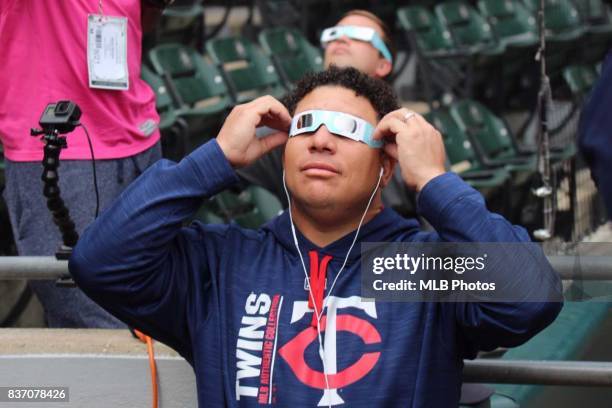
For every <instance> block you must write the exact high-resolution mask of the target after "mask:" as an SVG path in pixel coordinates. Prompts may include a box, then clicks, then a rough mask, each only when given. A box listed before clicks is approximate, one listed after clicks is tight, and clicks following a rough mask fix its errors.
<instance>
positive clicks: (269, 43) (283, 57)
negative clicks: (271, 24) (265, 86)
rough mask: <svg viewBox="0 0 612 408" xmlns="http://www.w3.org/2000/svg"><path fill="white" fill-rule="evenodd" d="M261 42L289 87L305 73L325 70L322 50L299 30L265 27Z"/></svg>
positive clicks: (260, 38) (260, 37)
mask: <svg viewBox="0 0 612 408" xmlns="http://www.w3.org/2000/svg"><path fill="white" fill-rule="evenodd" d="M259 44H260V45H261V47H262V48H263V50H264V51H265V52H266V53H267V54H268V55H269V56H270V58H272V61H273V62H274V65H275V66H276V68H277V70H278V73H279V75H280V76H281V78H282V79H283V83H284V84H285V87H287V88H291V87H292V86H293V84H294V83H295V82H297V81H298V80H300V79H301V78H302V77H303V76H304V75H305V74H307V73H309V72H318V71H322V70H323V56H322V54H321V50H320V49H319V48H317V47H314V46H313V45H312V44H310V43H309V42H308V40H306V38H305V37H304V35H302V33H301V32H300V31H299V30H296V29H291V28H285V27H276V28H268V29H264V30H263V31H261V33H259Z"/></svg>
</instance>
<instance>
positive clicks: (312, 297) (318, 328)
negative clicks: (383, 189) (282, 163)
mask: <svg viewBox="0 0 612 408" xmlns="http://www.w3.org/2000/svg"><path fill="white" fill-rule="evenodd" d="M382 176H383V168H381V169H380V174H379V176H378V182H377V183H376V187H374V191H372V195H370V199H369V200H368V205H367V206H366V209H365V211H364V212H363V215H362V216H361V220H359V225H358V226H357V231H355V237H354V238H353V242H352V243H351V246H350V247H349V250H348V252H347V254H346V257H345V258H344V262H343V263H342V267H341V268H340V271H338V274H337V275H336V278H335V279H334V281H333V283H332V285H331V286H330V288H329V291H328V293H327V299H326V301H324V302H323V307H322V308H321V313H319V311H318V310H317V304H316V301H315V298H314V294H313V293H312V287H311V286H310V278H309V277H308V272H307V270H306V263H305V262H304V257H303V256H302V252H301V251H300V246H299V244H298V239H297V234H296V232H295V225H294V224H293V216H292V214H291V197H290V196H289V190H288V189H287V184H286V182H285V169H283V188H284V190H285V195H286V196H287V202H288V204H289V208H288V211H289V222H290V224H291V234H292V236H293V244H294V245H295V249H296V250H297V253H298V255H299V256H300V261H301V263H302V268H303V270H304V276H305V277H306V282H307V283H308V294H309V296H310V298H311V299H312V305H313V308H314V314H315V316H316V318H317V338H318V341H319V358H320V359H321V363H323V376H324V378H325V388H326V389H327V391H329V390H330V387H329V380H328V378H327V368H326V367H325V350H324V348H323V340H322V336H321V317H322V316H323V311H324V310H325V308H326V307H327V300H329V297H330V296H331V294H332V291H333V289H334V286H335V285H336V281H337V280H338V277H339V276H340V274H341V273H342V271H343V270H344V267H345V266H346V262H347V261H348V258H349V256H350V254H351V251H352V250H353V247H354V246H355V243H356V242H357V237H358V236H359V231H360V230H361V225H362V224H363V220H364V219H365V216H366V214H367V213H368V210H369V209H370V205H371V204H372V200H373V199H374V196H375V195H376V191H378V187H380V181H381V179H382ZM327 395H328V406H329V408H331V406H332V404H331V400H330V397H329V394H327Z"/></svg>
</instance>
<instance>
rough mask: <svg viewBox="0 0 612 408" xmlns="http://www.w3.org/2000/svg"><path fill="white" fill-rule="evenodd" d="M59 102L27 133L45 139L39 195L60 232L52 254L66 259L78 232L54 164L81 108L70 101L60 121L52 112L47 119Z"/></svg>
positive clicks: (67, 279)
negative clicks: (39, 127)
mask: <svg viewBox="0 0 612 408" xmlns="http://www.w3.org/2000/svg"><path fill="white" fill-rule="evenodd" d="M62 103H63V104H66V103H68V102H67V101H60V102H58V103H57V104H51V105H49V106H48V107H47V108H46V109H45V112H44V113H43V116H42V118H41V120H40V122H39V123H40V125H41V127H42V128H41V129H31V130H30V135H31V136H40V135H43V136H42V137H41V140H42V141H43V142H44V143H45V147H44V156H43V161H42V165H43V173H42V176H41V179H42V181H43V183H44V187H43V195H44V196H45V197H46V198H47V208H49V210H50V211H51V214H52V215H53V222H54V223H55V225H57V226H58V228H59V230H60V233H61V235H62V244H61V245H60V248H59V249H58V251H57V252H56V253H55V257H56V258H57V259H58V260H68V258H70V255H71V253H72V248H74V246H75V245H76V243H77V241H78V239H79V234H78V233H77V231H76V229H75V225H74V221H72V218H71V217H70V211H69V210H68V208H67V207H66V205H65V204H64V200H62V198H61V195H60V193H61V192H60V188H59V172H58V168H59V165H60V152H61V151H62V149H64V148H66V147H68V144H67V142H66V136H65V134H66V133H69V132H72V131H73V130H74V128H75V127H76V126H78V125H79V122H78V119H79V118H80V116H81V111H80V109H79V108H78V106H76V105H74V104H71V106H72V105H73V106H74V110H73V111H72V112H70V115H68V116H67V117H66V118H65V119H64V120H62V121H61V123H60V122H59V121H57V120H56V116H53V117H52V118H51V120H50V119H49V117H50V114H51V115H54V114H57V115H58V116H57V117H59V116H60V115H62V113H63V112H62V111H61V109H65V105H62ZM58 112H59V113H58ZM57 284H58V285H62V286H75V284H74V281H73V280H72V278H71V277H70V276H69V275H66V276H65V277H62V278H60V279H58V282H57Z"/></svg>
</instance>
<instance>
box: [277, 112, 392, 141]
mask: <svg viewBox="0 0 612 408" xmlns="http://www.w3.org/2000/svg"><path fill="white" fill-rule="evenodd" d="M322 125H325V127H326V128H327V130H328V131H329V132H331V133H333V134H335V135H338V136H343V137H347V138H349V139H352V140H355V141H357V142H362V143H365V144H367V145H368V146H370V147H372V148H375V149H380V148H381V147H382V146H383V142H382V140H374V139H372V136H373V135H374V126H372V125H371V124H370V123H368V122H366V121H365V120H363V119H361V118H358V117H357V116H353V115H349V114H348V113H343V112H335V111H328V110H308V111H304V112H301V113H298V114H297V115H295V116H294V117H293V119H292V120H291V129H290V130H289V137H293V136H298V135H301V134H303V133H312V132H316V131H317V129H319V128H320V127H321V126H322Z"/></svg>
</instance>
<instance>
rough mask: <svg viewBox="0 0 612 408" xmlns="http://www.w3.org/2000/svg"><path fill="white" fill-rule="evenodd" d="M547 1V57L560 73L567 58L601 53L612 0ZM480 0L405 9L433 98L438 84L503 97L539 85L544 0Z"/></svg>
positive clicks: (591, 58)
mask: <svg viewBox="0 0 612 408" xmlns="http://www.w3.org/2000/svg"><path fill="white" fill-rule="evenodd" d="M545 3H546V13H545V23H546V57H547V61H546V62H547V71H548V73H549V75H550V76H551V77H552V79H553V81H554V80H556V78H557V77H560V75H561V72H562V70H563V68H564V67H565V66H566V65H567V61H571V60H579V61H582V62H583V63H587V64H595V63H597V62H599V61H601V60H602V59H603V56H604V55H605V53H606V51H607V50H608V48H609V45H610V44H611V40H612V20H611V18H610V10H609V7H608V6H607V5H606V4H604V3H603V2H602V0H592V1H581V0H546V2H545ZM476 4H477V7H474V6H472V5H470V4H469V3H468V2H465V1H446V2H442V3H439V4H437V5H435V7H433V11H432V10H431V9H430V8H427V7H424V6H418V5H417V6H407V7H402V8H400V9H398V11H397V17H398V23H399V27H400V29H401V30H402V31H403V32H404V33H405V35H406V39H407V41H408V43H409V44H410V45H411V48H412V49H413V50H414V51H415V52H416V54H417V55H418V57H419V65H420V68H421V69H420V73H421V75H422V77H423V80H424V81H425V82H426V85H427V87H426V89H425V91H426V92H427V95H426V96H427V97H428V98H429V99H430V100H431V99H433V98H434V97H435V95H436V91H438V92H440V91H442V92H444V91H449V90H450V91H451V92H455V93H457V92H458V93H459V94H462V95H464V96H465V95H467V96H469V95H473V94H478V95H479V96H480V95H482V96H484V97H485V98H493V97H494V96H496V97H497V98H498V100H501V102H500V104H503V103H505V101H506V100H507V96H508V94H509V93H511V92H512V91H513V90H515V89H516V88H517V87H519V88H520V86H521V85H522V86H523V87H529V88H531V89H533V88H534V87H533V84H534V82H535V81H537V74H538V71H537V65H535V61H534V58H533V57H534V55H535V54H536V51H537V48H538V46H539V38H538V32H539V31H538V24H537V22H538V21H537V11H538V6H539V0H503V1H498V0H479V1H477V2H476ZM584 44H588V47H585V46H584ZM529 67H531V68H529ZM466 78H467V81H465V79H466ZM449 87H450V88H451V89H449ZM453 87H454V89H453ZM535 89H537V87H535Z"/></svg>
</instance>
